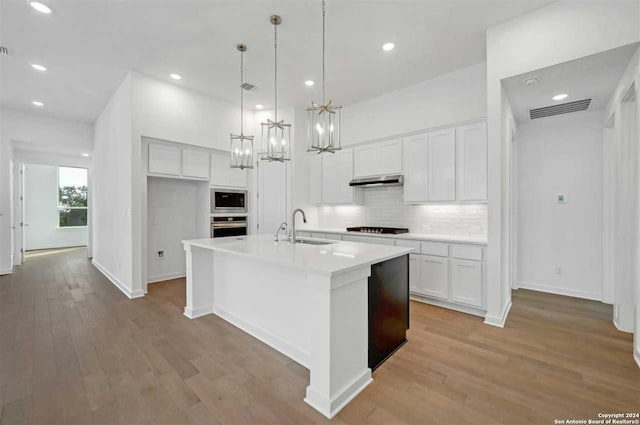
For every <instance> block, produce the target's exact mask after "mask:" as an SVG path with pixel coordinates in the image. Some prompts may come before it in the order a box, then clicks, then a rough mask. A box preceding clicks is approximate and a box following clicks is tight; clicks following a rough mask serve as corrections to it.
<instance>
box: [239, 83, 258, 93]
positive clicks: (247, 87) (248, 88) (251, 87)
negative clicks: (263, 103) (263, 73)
mask: <svg viewBox="0 0 640 425" xmlns="http://www.w3.org/2000/svg"><path fill="white" fill-rule="evenodd" d="M240 87H241V88H243V89H244V90H246V91H256V90H258V87H256V86H254V85H253V84H251V83H242V85H241V86H240Z"/></svg>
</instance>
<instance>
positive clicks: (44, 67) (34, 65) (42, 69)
mask: <svg viewBox="0 0 640 425" xmlns="http://www.w3.org/2000/svg"><path fill="white" fill-rule="evenodd" d="M31 68H33V69H35V70H36V71H42V72H44V71H46V70H47V67H46V66H44V65H39V64H37V63H32V64H31Z"/></svg>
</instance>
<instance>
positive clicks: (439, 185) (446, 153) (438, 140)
mask: <svg viewBox="0 0 640 425" xmlns="http://www.w3.org/2000/svg"><path fill="white" fill-rule="evenodd" d="M428 172H429V177H428V180H429V184H428V186H429V189H428V190H429V200H430V201H455V199H456V133H455V129H447V130H442V131H437V132H435V133H431V134H429V167H428Z"/></svg>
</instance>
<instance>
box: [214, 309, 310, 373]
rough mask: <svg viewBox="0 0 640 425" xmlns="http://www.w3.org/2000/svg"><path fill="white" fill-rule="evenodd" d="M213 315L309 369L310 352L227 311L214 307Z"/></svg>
mask: <svg viewBox="0 0 640 425" xmlns="http://www.w3.org/2000/svg"><path fill="white" fill-rule="evenodd" d="M213 313H214V314H215V315H217V316H219V317H221V318H223V319H224V320H226V321H227V322H229V323H231V324H232V325H233V326H235V327H237V328H240V329H242V330H243V331H245V332H246V333H248V334H249V335H251V336H254V337H256V338H257V339H259V340H260V341H262V342H264V343H265V344H267V345H268V346H270V347H272V348H273V349H274V350H276V351H279V352H281V353H282V354H284V355H285V356H287V357H289V358H291V359H293V360H294V361H295V362H297V363H300V364H301V365H302V366H304V367H306V368H308V367H309V352H307V351H304V350H302V349H300V348H299V347H296V346H294V345H292V344H290V343H288V342H286V341H284V340H282V339H281V338H278V337H277V336H275V335H272V334H270V333H269V332H266V331H265V330H263V329H262V328H260V327H258V326H256V325H254V324H253V323H249V322H247V321H246V320H244V319H242V318H240V317H238V316H236V315H235V314H233V313H230V312H228V311H227V310H224V309H221V308H219V307H216V306H214V307H213Z"/></svg>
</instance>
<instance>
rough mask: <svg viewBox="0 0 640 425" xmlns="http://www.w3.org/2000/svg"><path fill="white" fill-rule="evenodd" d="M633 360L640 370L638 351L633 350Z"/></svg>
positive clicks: (639, 352)
mask: <svg viewBox="0 0 640 425" xmlns="http://www.w3.org/2000/svg"><path fill="white" fill-rule="evenodd" d="M633 359H634V360H635V361H636V364H637V365H638V367H639V368H640V351H638V350H633Z"/></svg>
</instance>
